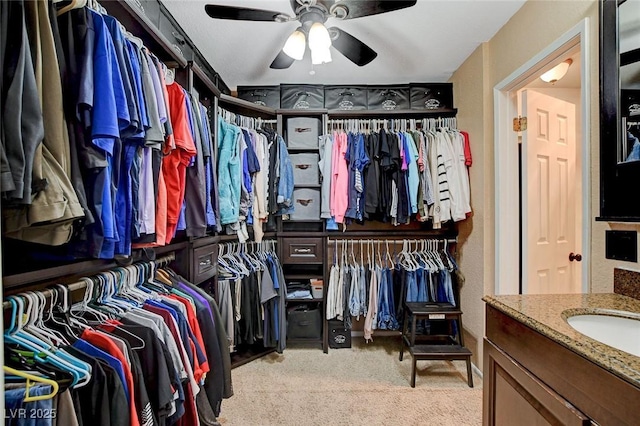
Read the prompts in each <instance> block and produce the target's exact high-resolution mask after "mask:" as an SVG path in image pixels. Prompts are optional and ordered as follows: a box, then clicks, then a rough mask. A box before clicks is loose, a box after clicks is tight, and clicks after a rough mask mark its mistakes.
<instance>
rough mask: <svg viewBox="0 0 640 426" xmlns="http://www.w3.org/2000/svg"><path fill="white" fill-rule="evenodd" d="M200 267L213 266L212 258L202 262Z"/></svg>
mask: <svg viewBox="0 0 640 426" xmlns="http://www.w3.org/2000/svg"><path fill="white" fill-rule="evenodd" d="M199 264H200V266H211V258H209V257H208V258H206V259H204V260H200V262H199Z"/></svg>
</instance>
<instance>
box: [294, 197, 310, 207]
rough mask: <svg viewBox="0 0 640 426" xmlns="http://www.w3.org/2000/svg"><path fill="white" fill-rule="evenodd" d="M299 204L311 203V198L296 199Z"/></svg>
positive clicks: (306, 204)
mask: <svg viewBox="0 0 640 426" xmlns="http://www.w3.org/2000/svg"><path fill="white" fill-rule="evenodd" d="M296 201H297V202H298V203H299V204H302V205H303V206H305V207H306V206H308V205H309V204H311V203H312V202H313V199H308V200H296Z"/></svg>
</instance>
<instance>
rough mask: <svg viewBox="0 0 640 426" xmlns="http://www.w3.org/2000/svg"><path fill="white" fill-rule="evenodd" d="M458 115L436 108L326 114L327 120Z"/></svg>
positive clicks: (336, 111)
mask: <svg viewBox="0 0 640 426" xmlns="http://www.w3.org/2000/svg"><path fill="white" fill-rule="evenodd" d="M457 113H458V109H457V108H438V109H401V110H391V111H385V110H358V111H343V110H335V109H334V110H329V111H328V112H327V114H328V115H329V119H330V120H331V119H335V118H338V119H340V118H365V119H366V118H391V119H393V118H437V117H455V115H456V114H457Z"/></svg>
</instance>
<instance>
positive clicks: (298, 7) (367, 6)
mask: <svg viewBox="0 0 640 426" xmlns="http://www.w3.org/2000/svg"><path fill="white" fill-rule="evenodd" d="M290 1H291V7H292V9H293V11H294V13H295V15H294V16H290V15H287V14H284V13H281V12H274V11H269V10H262V9H252V8H247V7H236V6H222V5H214V4H208V5H206V6H205V11H206V12H207V14H208V15H209V16H210V17H212V18H216V19H230V20H236V21H262V22H271V21H273V22H281V23H282V22H290V21H296V20H297V21H300V27H298V29H296V31H294V32H293V34H291V35H290V36H289V38H288V39H287V42H286V43H285V45H284V47H283V49H282V50H281V51H280V53H278V55H277V56H276V57H275V59H274V60H273V62H272V63H271V66H270V67H271V68H273V69H285V68H289V67H290V66H291V65H292V64H293V62H294V61H295V60H300V59H302V57H303V56H304V51H305V48H306V45H307V44H308V45H309V48H310V49H311V57H312V62H313V63H314V64H320V63H325V62H330V61H331V54H330V50H329V47H331V46H333V47H334V48H335V49H336V50H337V51H338V52H340V53H342V54H343V55H344V56H345V57H347V59H349V60H350V61H351V62H353V63H354V64H356V65H358V66H364V65H367V64H368V63H370V62H371V61H373V60H374V59H375V58H376V56H378V54H377V53H376V52H375V51H374V50H373V49H371V48H370V47H369V46H367V45H366V44H364V43H363V42H362V41H360V40H358V39H357V38H355V37H354V36H352V35H351V34H349V33H347V32H346V31H344V30H341V29H340V28H338V27H331V28H326V27H325V26H324V23H325V22H326V21H327V19H328V18H337V19H340V20H345V19H354V18H360V17H363V16H370V15H377V14H380V13H385V12H392V11H394V10H400V9H404V8H407V7H411V6H414V5H415V4H416V3H417V0H290Z"/></svg>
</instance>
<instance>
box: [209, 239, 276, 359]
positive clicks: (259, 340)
mask: <svg viewBox="0 0 640 426" xmlns="http://www.w3.org/2000/svg"><path fill="white" fill-rule="evenodd" d="M218 247H219V253H218V283H217V285H218V291H217V294H218V299H219V300H218V303H219V305H220V310H221V313H222V324H223V327H224V329H225V330H226V332H227V335H228V336H229V339H230V343H229V345H230V350H231V352H232V353H233V358H235V360H236V361H237V363H236V362H234V364H237V365H241V363H244V362H247V357H251V359H255V358H256V357H257V356H255V355H260V354H262V355H266V354H267V353H269V352H272V351H273V350H276V351H278V353H282V352H283V351H284V349H285V348H286V329H287V328H286V314H285V310H286V309H285V308H286V307H285V301H286V294H287V288H286V283H285V280H284V275H283V272H282V266H281V264H280V260H279V259H278V256H277V250H276V241H275V240H263V241H262V242H260V243H256V242H250V243H236V242H234V243H220V244H219V245H218ZM232 361H233V359H232Z"/></svg>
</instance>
